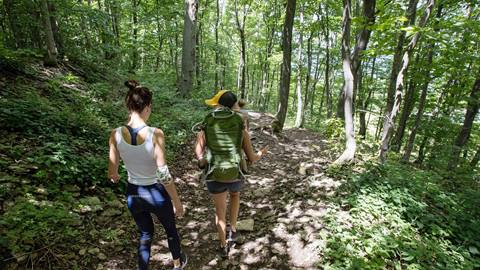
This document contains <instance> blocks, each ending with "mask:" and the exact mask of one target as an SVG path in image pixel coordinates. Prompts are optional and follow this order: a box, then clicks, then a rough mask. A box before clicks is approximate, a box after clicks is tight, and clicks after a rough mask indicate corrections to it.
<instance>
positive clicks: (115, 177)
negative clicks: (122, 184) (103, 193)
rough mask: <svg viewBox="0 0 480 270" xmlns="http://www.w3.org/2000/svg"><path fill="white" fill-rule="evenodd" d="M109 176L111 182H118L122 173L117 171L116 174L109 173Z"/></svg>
mask: <svg viewBox="0 0 480 270" xmlns="http://www.w3.org/2000/svg"><path fill="white" fill-rule="evenodd" d="M109 178H110V182H112V183H114V184H116V183H118V181H119V180H120V175H119V174H118V173H115V174H112V175H109Z"/></svg>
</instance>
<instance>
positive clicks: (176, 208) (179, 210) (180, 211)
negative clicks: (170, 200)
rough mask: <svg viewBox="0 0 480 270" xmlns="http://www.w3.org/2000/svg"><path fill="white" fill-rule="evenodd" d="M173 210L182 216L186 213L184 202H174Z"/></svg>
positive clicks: (178, 215)
mask: <svg viewBox="0 0 480 270" xmlns="http://www.w3.org/2000/svg"><path fill="white" fill-rule="evenodd" d="M173 212H174V213H175V216H176V217H178V218H182V217H183V215H184V214H185V211H184V209H183V204H182V203H178V204H176V203H174V204H173Z"/></svg>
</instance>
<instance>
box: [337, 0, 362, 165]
mask: <svg viewBox="0 0 480 270" xmlns="http://www.w3.org/2000/svg"><path fill="white" fill-rule="evenodd" d="M351 12H352V11H351V1H350V0H343V20H342V63H343V76H344V79H345V82H344V84H343V87H344V88H343V93H344V95H343V96H344V98H345V102H344V106H345V107H344V110H345V111H344V112H345V138H346V145H345V151H344V152H343V154H342V155H341V156H340V157H339V158H338V159H337V160H335V163H339V164H342V163H345V162H350V161H352V160H353V158H354V156H355V150H356V148H357V145H356V143H355V132H354V126H353V124H354V123H353V111H352V108H353V87H354V84H355V79H354V76H353V71H352V63H351V60H350V14H351Z"/></svg>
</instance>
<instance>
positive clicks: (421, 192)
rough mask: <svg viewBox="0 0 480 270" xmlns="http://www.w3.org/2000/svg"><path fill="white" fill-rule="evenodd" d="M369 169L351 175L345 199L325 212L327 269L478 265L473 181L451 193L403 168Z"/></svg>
mask: <svg viewBox="0 0 480 270" xmlns="http://www.w3.org/2000/svg"><path fill="white" fill-rule="evenodd" d="M366 169H367V170H366V171H365V172H364V173H362V174H359V175H352V176H350V177H349V179H348V180H347V183H346V184H345V185H344V186H342V188H341V190H339V191H338V194H347V195H346V196H342V195H337V197H336V198H335V199H334V201H333V202H334V203H333V204H332V205H331V206H330V207H329V211H328V214H327V217H326V218H327V222H326V224H325V230H326V234H324V238H323V239H324V240H325V241H327V247H326V249H325V254H324V257H325V259H324V261H323V264H322V266H323V267H325V269H385V268H389V269H431V268H432V267H433V268H435V269H474V268H477V267H479V266H480V257H479V254H478V249H479V248H480V247H479V246H478V243H479V240H480V239H479V238H478V237H479V235H480V228H479V227H478V222H477V221H478V220H479V218H480V211H479V210H478V208H476V207H473V206H474V205H479V203H480V200H479V198H480V191H479V189H478V186H477V185H476V184H475V183H462V184H464V185H465V186H463V187H462V189H459V190H452V189H450V188H448V187H447V186H448V185H447V186H446V185H445V179H444V178H443V177H442V176H441V175H439V174H436V173H432V172H429V171H422V170H417V169H414V168H412V167H410V166H406V165H402V164H400V163H388V164H386V165H384V166H379V165H375V164H370V165H368V164H367V165H366ZM340 172H341V171H340ZM330 173H335V171H332V170H330Z"/></svg>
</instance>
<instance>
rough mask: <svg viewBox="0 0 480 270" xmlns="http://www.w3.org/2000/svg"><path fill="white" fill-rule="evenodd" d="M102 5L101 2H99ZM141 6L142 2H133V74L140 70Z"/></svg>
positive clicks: (136, 0) (131, 68) (135, 0)
mask: <svg viewBox="0 0 480 270" xmlns="http://www.w3.org/2000/svg"><path fill="white" fill-rule="evenodd" d="M98 4H99V5H100V2H98ZM139 5H140V0H132V23H133V42H132V43H133V44H132V66H131V67H130V71H131V72H135V70H136V69H137V68H138V50H137V47H138V45H137V44H138V6H139Z"/></svg>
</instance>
